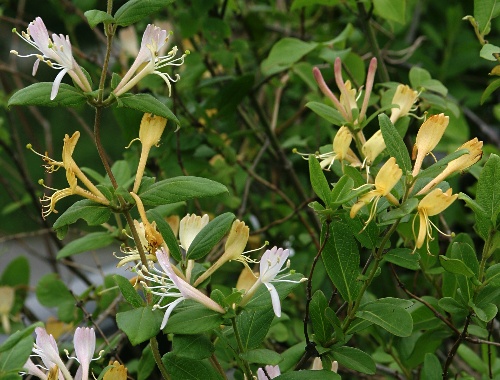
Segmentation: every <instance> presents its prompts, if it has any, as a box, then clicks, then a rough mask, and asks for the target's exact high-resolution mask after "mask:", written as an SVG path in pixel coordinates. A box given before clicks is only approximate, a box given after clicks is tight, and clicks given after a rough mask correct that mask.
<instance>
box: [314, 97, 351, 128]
mask: <svg viewBox="0 0 500 380" xmlns="http://www.w3.org/2000/svg"><path fill="white" fill-rule="evenodd" d="M306 107H307V108H309V109H311V110H312V111H313V112H314V113H315V114H317V115H318V116H320V117H322V118H323V119H325V120H326V121H329V122H330V123H332V124H333V125H338V126H341V125H343V124H344V122H345V121H344V118H343V117H342V115H341V114H340V112H339V111H337V110H336V109H335V108H333V107H330V106H327V105H326V104H323V103H319V102H309V103H307V104H306Z"/></svg>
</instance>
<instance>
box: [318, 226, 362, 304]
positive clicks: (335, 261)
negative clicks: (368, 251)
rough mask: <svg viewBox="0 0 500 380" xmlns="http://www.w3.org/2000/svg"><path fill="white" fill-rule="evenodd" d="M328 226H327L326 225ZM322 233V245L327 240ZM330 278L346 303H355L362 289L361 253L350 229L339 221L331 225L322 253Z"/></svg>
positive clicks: (322, 232)
mask: <svg viewBox="0 0 500 380" xmlns="http://www.w3.org/2000/svg"><path fill="white" fill-rule="evenodd" d="M324 226H326V225H324ZM325 235H326V231H325V228H323V229H322V231H321V240H322V242H321V244H323V239H324V238H325ZM321 257H322V259H323V263H324V264H325V268H326V271H327V273H328V276H329V277H330V279H331V280H332V282H333V284H334V285H335V286H336V287H337V289H338V290H339V292H340V295H341V296H342V298H344V300H346V301H349V302H351V301H354V300H355V299H356V297H357V295H358V292H359V289H360V283H359V282H358V276H359V260H360V258H359V251H358V247H357V245H356V241H355V240H354V237H353V236H352V233H351V231H350V230H349V227H348V226H347V225H346V224H345V223H343V222H341V221H338V220H335V221H333V222H332V223H331V224H330V236H329V239H328V241H327V242H326V244H325V247H324V249H323V252H322V253H321Z"/></svg>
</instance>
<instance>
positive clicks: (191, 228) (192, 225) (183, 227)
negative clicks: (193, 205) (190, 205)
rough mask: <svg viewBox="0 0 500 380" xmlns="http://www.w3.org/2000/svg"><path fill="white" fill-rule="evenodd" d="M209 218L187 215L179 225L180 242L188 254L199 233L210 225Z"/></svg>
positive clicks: (206, 216)
mask: <svg viewBox="0 0 500 380" xmlns="http://www.w3.org/2000/svg"><path fill="white" fill-rule="evenodd" d="M208 221H209V218H208V215H207V214H205V215H203V216H198V215H195V214H187V215H186V216H185V217H184V218H182V219H181V222H180V225H179V241H180V242H181V247H182V248H183V249H184V250H185V251H186V252H187V251H188V250H189V246H190V245H191V243H192V242H193V240H194V238H195V237H196V235H198V233H199V232H200V231H201V230H202V229H203V227H205V226H206V225H207V224H208Z"/></svg>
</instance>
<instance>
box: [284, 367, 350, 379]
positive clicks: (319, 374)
mask: <svg viewBox="0 0 500 380" xmlns="http://www.w3.org/2000/svg"><path fill="white" fill-rule="evenodd" d="M318 379H321V380H340V379H341V377H340V375H339V374H337V373H335V372H332V371H327V370H324V369H323V370H321V371H313V370H305V371H294V372H288V373H285V374H283V375H280V376H278V377H275V378H274V380H318Z"/></svg>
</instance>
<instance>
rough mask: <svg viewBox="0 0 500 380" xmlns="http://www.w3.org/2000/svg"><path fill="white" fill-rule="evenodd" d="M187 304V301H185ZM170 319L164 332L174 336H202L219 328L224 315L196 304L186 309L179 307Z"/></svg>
mask: <svg viewBox="0 0 500 380" xmlns="http://www.w3.org/2000/svg"><path fill="white" fill-rule="evenodd" d="M184 302H186V301H184ZM175 311H177V312H176V313H175V314H173V315H171V316H170V318H169V319H168V323H167V326H166V327H165V329H164V331H165V332H166V333H173V334H188V335H191V334H200V333H203V332H205V331H209V330H212V329H214V328H217V327H218V326H220V324H221V323H222V314H221V313H218V312H216V311H214V310H210V309H207V308H206V307H205V306H203V305H201V304H199V303H194V304H192V305H189V306H187V307H184V308H180V307H177V308H176V310H175Z"/></svg>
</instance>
